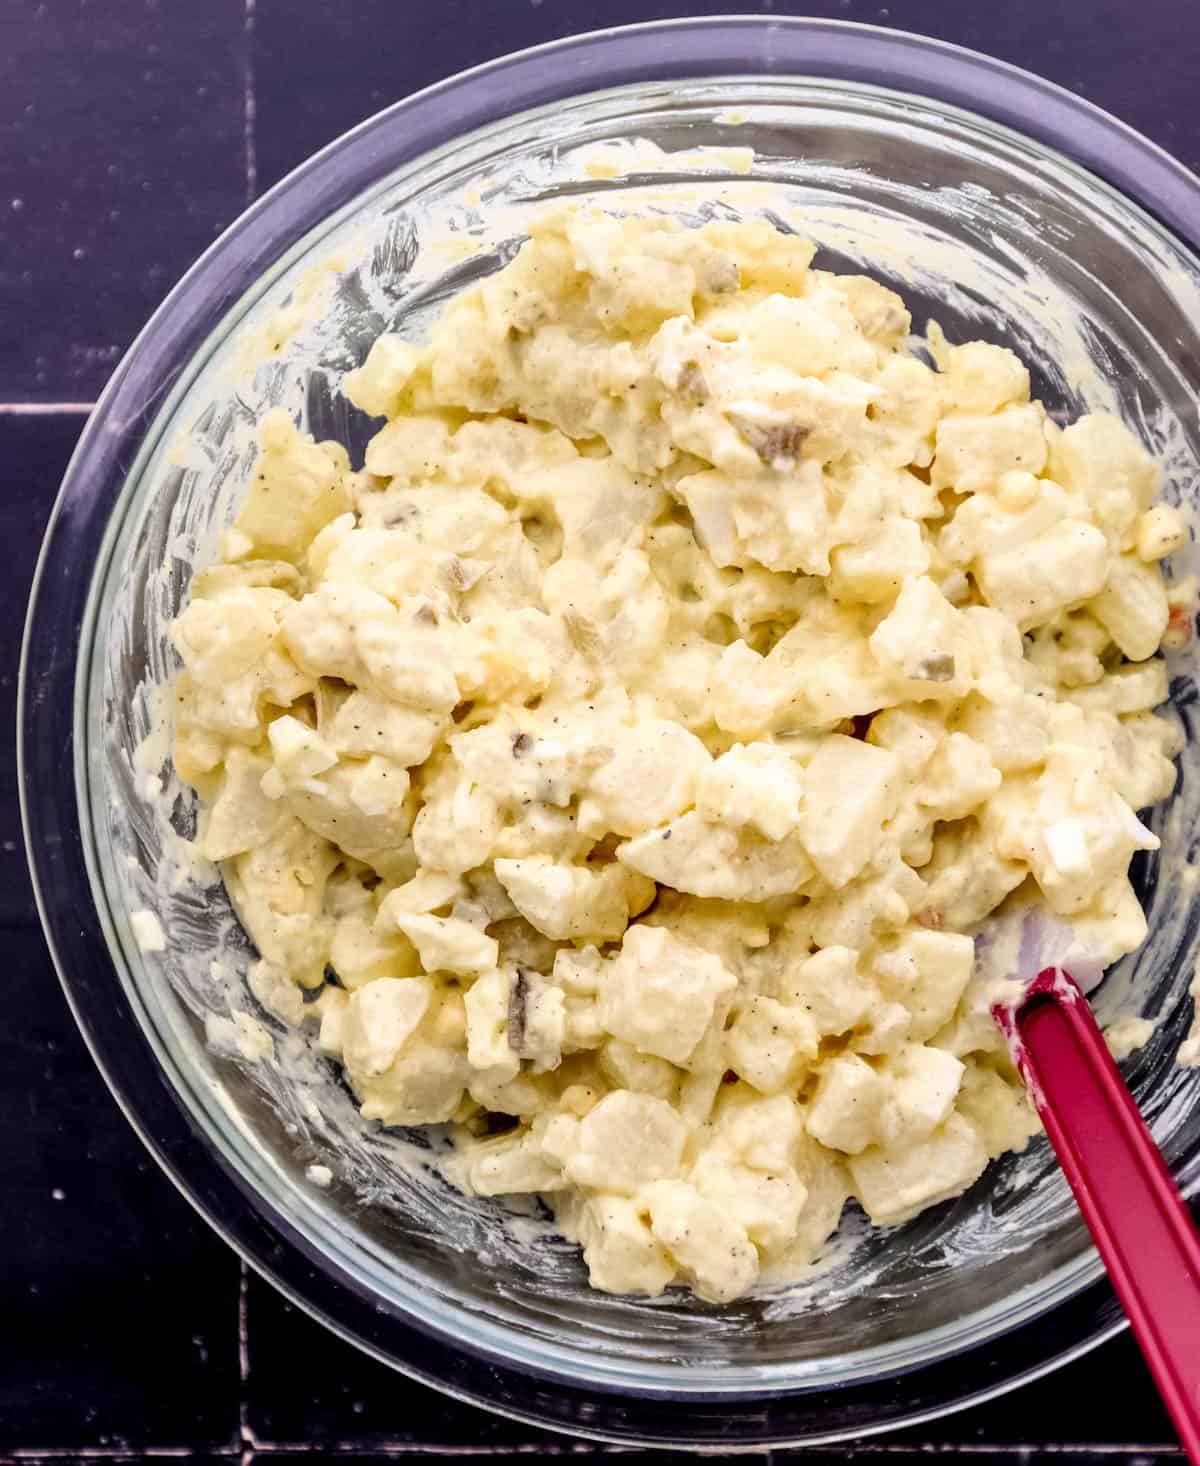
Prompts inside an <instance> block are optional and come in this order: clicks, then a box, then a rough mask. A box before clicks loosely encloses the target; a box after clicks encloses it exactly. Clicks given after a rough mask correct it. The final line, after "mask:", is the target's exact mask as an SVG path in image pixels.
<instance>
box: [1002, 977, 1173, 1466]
mask: <svg viewBox="0 0 1200 1466" xmlns="http://www.w3.org/2000/svg"><path fill="white" fill-rule="evenodd" d="M992 1013H993V1015H994V1016H995V1018H996V1021H997V1022H998V1023H999V1025H1000V1027H1001V1028H1002V1029H1003V1030H1004V1034H1005V1037H1006V1038H1007V1039H1008V1046H1009V1049H1010V1050H1011V1052H1012V1056H1013V1061H1014V1063H1015V1064H1016V1065H1017V1068H1018V1069H1019V1070H1020V1072H1021V1077H1022V1078H1023V1079H1024V1081H1025V1084H1026V1087H1027V1088H1028V1090H1029V1097H1030V1099H1031V1100H1032V1101H1033V1103H1034V1104H1035V1105H1036V1106H1037V1111H1038V1114H1039V1115H1040V1116H1041V1118H1042V1123H1043V1125H1044V1126H1045V1127H1046V1134H1047V1135H1048V1136H1049V1137H1050V1143H1051V1144H1052V1145H1053V1146H1054V1149H1055V1151H1056V1152H1057V1154H1058V1159H1059V1161H1060V1162H1061V1164H1062V1168H1063V1171H1064V1173H1065V1175H1066V1178H1067V1180H1068V1181H1069V1182H1070V1184H1071V1190H1072V1191H1074V1193H1075V1199H1076V1201H1078V1203H1079V1210H1080V1211H1081V1212H1082V1213H1083V1219H1084V1221H1085V1222H1087V1224H1088V1227H1089V1228H1090V1230H1091V1233H1092V1238H1093V1240H1094V1241H1095V1243H1096V1248H1097V1251H1098V1252H1099V1253H1100V1256H1101V1258H1103V1260H1104V1265H1105V1267H1106V1268H1107V1269H1108V1275H1109V1277H1110V1278H1111V1279H1112V1283H1113V1286H1114V1288H1116V1290H1117V1296H1118V1297H1119V1298H1120V1300H1121V1303H1122V1304H1123V1305H1124V1308H1125V1312H1126V1314H1127V1315H1128V1318H1129V1322H1130V1323H1131V1324H1132V1326H1133V1332H1134V1334H1135V1335H1136V1336H1137V1340H1138V1343H1139V1344H1140V1345H1141V1347H1142V1353H1143V1354H1144V1355H1145V1356H1146V1362H1147V1364H1149V1366H1150V1372H1151V1373H1152V1374H1153V1376H1154V1379H1155V1382H1156V1383H1157V1385H1158V1388H1159V1391H1160V1392H1161V1394H1162V1397H1163V1400H1164V1402H1165V1403H1166V1406H1167V1409H1168V1410H1169V1411H1170V1413H1171V1419H1172V1420H1173V1421H1174V1422H1175V1428H1176V1429H1177V1430H1178V1431H1179V1437H1180V1440H1181V1441H1182V1442H1183V1446H1184V1449H1185V1450H1186V1451H1187V1453H1188V1456H1189V1458H1190V1459H1191V1460H1192V1461H1193V1462H1194V1463H1196V1466H1200V1235H1198V1234H1197V1231H1196V1227H1195V1224H1194V1223H1193V1221H1192V1217H1191V1213H1190V1212H1189V1210H1188V1206H1187V1203H1186V1202H1185V1201H1184V1200H1183V1198H1182V1196H1180V1194H1179V1191H1178V1189H1177V1188H1176V1186H1175V1183H1174V1181H1173V1180H1172V1179H1171V1173H1170V1172H1169V1171H1168V1170H1167V1167H1166V1164H1165V1162H1164V1161H1163V1158H1162V1155H1161V1153H1160V1152H1159V1149H1158V1147H1157V1146H1156V1145H1155V1143H1154V1141H1153V1139H1152V1138H1151V1136H1150V1131H1149V1130H1148V1129H1147V1128H1146V1122H1145V1121H1144V1120H1143V1119H1142V1117H1141V1114H1140V1113H1139V1111H1138V1108H1137V1106H1136V1105H1135V1104H1134V1101H1133V1096H1132V1095H1131V1094H1130V1093H1129V1090H1128V1089H1127V1088H1126V1087H1125V1082H1124V1080H1122V1078H1121V1075H1120V1073H1119V1072H1118V1070H1117V1066H1116V1065H1115V1064H1114V1063H1113V1061H1112V1057H1111V1055H1110V1054H1109V1052H1108V1047H1107V1045H1106V1044H1105V1042H1104V1039H1103V1037H1102V1036H1101V1033H1100V1030H1099V1029H1098V1028H1097V1026H1096V1020H1095V1019H1094V1018H1093V1016H1092V1010H1091V1007H1090V1006H1089V1004H1088V1001H1087V999H1086V998H1085V997H1084V995H1083V993H1082V991H1081V990H1080V988H1079V987H1078V986H1077V985H1076V983H1075V981H1074V979H1073V978H1072V977H1070V976H1069V975H1068V973H1067V972H1066V971H1065V970H1064V969H1063V968H1061V967H1046V968H1044V969H1043V970H1042V971H1041V972H1039V973H1038V975H1037V977H1036V978H1034V979H1033V980H1032V981H1031V982H1030V983H1029V984H1028V985H1027V986H1026V988H1025V991H1024V995H1023V996H1022V997H1020V998H1019V999H1018V1001H1017V1002H1016V1003H1015V1004H1011V1005H1010V1004H1008V1003H997V1004H996V1005H995V1006H994V1007H993V1009H992Z"/></svg>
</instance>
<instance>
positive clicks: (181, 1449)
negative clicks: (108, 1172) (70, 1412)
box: [0, 1263, 1183, 1466]
mask: <svg viewBox="0 0 1200 1466" xmlns="http://www.w3.org/2000/svg"><path fill="white" fill-rule="evenodd" d="M242 1266H243V1269H244V1268H245V1264H244V1263H243V1264H242ZM640 1449H641V1448H639V1447H638V1446H635V1445H615V1444H611V1443H610V1444H605V1443H604V1442H601V1441H587V1440H574V1441H572V1440H563V1441H562V1442H561V1443H559V1442H557V1441H555V1442H545V1441H528V1442H526V1441H522V1442H519V1443H518V1444H516V1445H448V1444H445V1443H425V1442H417V1441H403V1442H394V1441H369V1440H338V1441H260V1440H257V1439H256V1438H255V1436H254V1434H253V1432H251V1431H249V1430H247V1432H246V1440H245V1441H244V1442H243V1446H242V1450H241V1451H240V1453H239V1451H238V1449H237V1447H236V1446H234V1447H233V1449H232V1450H229V1449H227V1448H223V1447H222V1448H218V1449H216V1450H215V1451H211V1452H207V1454H210V1455H212V1456H214V1457H217V1458H228V1459H230V1460H231V1461H232V1460H237V1459H240V1460H241V1461H247V1460H249V1459H250V1458H251V1457H254V1456H258V1455H261V1456H285V1455H286V1456H301V1455H311V1454H327V1455H329V1456H334V1457H340V1458H342V1459H344V1460H353V1458H354V1457H355V1456H389V1457H397V1458H398V1457H401V1456H445V1457H454V1458H456V1459H457V1458H462V1459H466V1458H469V1457H471V1456H475V1457H480V1458H495V1457H497V1456H505V1455H509V1456H531V1455H537V1454H540V1455H546V1456H561V1457H564V1458H569V1457H571V1456H585V1455H594V1456H606V1457H609V1458H611V1459H613V1460H614V1461H618V1460H619V1458H620V1457H621V1456H622V1455H626V1454H629V1453H632V1452H638V1451H639V1450H640ZM817 1452H821V1453H822V1454H823V1455H824V1456H825V1457H826V1458H827V1459H828V1458H837V1459H841V1460H843V1461H845V1462H846V1463H847V1466H849V1463H852V1462H854V1461H862V1460H864V1459H866V1458H868V1457H870V1456H945V1455H968V1456H981V1457H987V1456H1003V1457H1006V1458H1014V1457H1016V1458H1022V1459H1026V1460H1028V1459H1030V1458H1032V1457H1033V1456H1035V1455H1049V1456H1062V1455H1080V1456H1085V1455H1086V1456H1091V1457H1093V1458H1094V1457H1096V1456H1104V1457H1114V1458H1115V1457H1122V1456H1124V1457H1128V1458H1130V1460H1131V1466H1132V1461H1133V1459H1134V1458H1141V1459H1142V1460H1145V1459H1146V1458H1153V1457H1158V1458H1160V1459H1162V1458H1165V1459H1167V1460H1172V1461H1173V1460H1180V1461H1182V1460H1183V1448H1182V1446H1179V1445H1175V1444H1158V1445H1140V1444H1132V1443H1128V1442H1121V1443H1119V1444H1118V1443H1114V1442H1094V1441H1093V1442H1084V1441H1075V1442H1069V1443H1055V1444H1049V1445H1039V1446H1034V1445H1029V1444H1028V1443H1009V1444H992V1443H988V1444H984V1443H978V1444H976V1443H969V1442H959V1443H957V1444H956V1443H952V1442H946V1443H943V1442H932V1441H930V1442H917V1443H914V1444H912V1445H909V1444H908V1443H907V1442H897V1443H888V1442H879V1443H878V1444H876V1445H870V1444H866V1445H864V1444H863V1443H861V1442H856V1443H854V1444H846V1443H844V1442H843V1443H841V1444H840V1445H836V1444H835V1445H833V1446H823V1447H822V1446H817V1447H810V1448H807V1450H806V1448H804V1447H800V1448H794V1447H791V1448H789V1447H786V1446H784V1447H773V1448H772V1447H763V1448H762V1449H761V1450H759V1449H751V1450H749V1451H746V1452H738V1453H737V1454H740V1455H743V1456H744V1458H745V1459H746V1460H747V1461H756V1460H759V1459H762V1460H767V1461H770V1462H772V1463H774V1466H787V1463H788V1462H790V1461H795V1462H796V1463H800V1462H801V1461H802V1460H803V1458H804V1456H805V1454H810V1455H813V1454H815V1453H817ZM205 1453H206V1452H205V1448H204V1447H195V1446H142V1447H137V1446H133V1447H131V1446H128V1445H123V1446H18V1447H16V1448H15V1449H10V1450H3V1449H0V1462H21V1461H30V1462H34V1461H114V1460H117V1461H156V1460H171V1461H175V1460H188V1459H189V1458H191V1457H194V1456H196V1455H199V1454H205ZM662 1454H663V1459H664V1460H665V1459H666V1452H665V1451H664V1452H663V1453H662ZM697 1459H698V1460H701V1461H702V1460H703V1456H702V1455H701V1456H698V1457H697Z"/></svg>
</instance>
